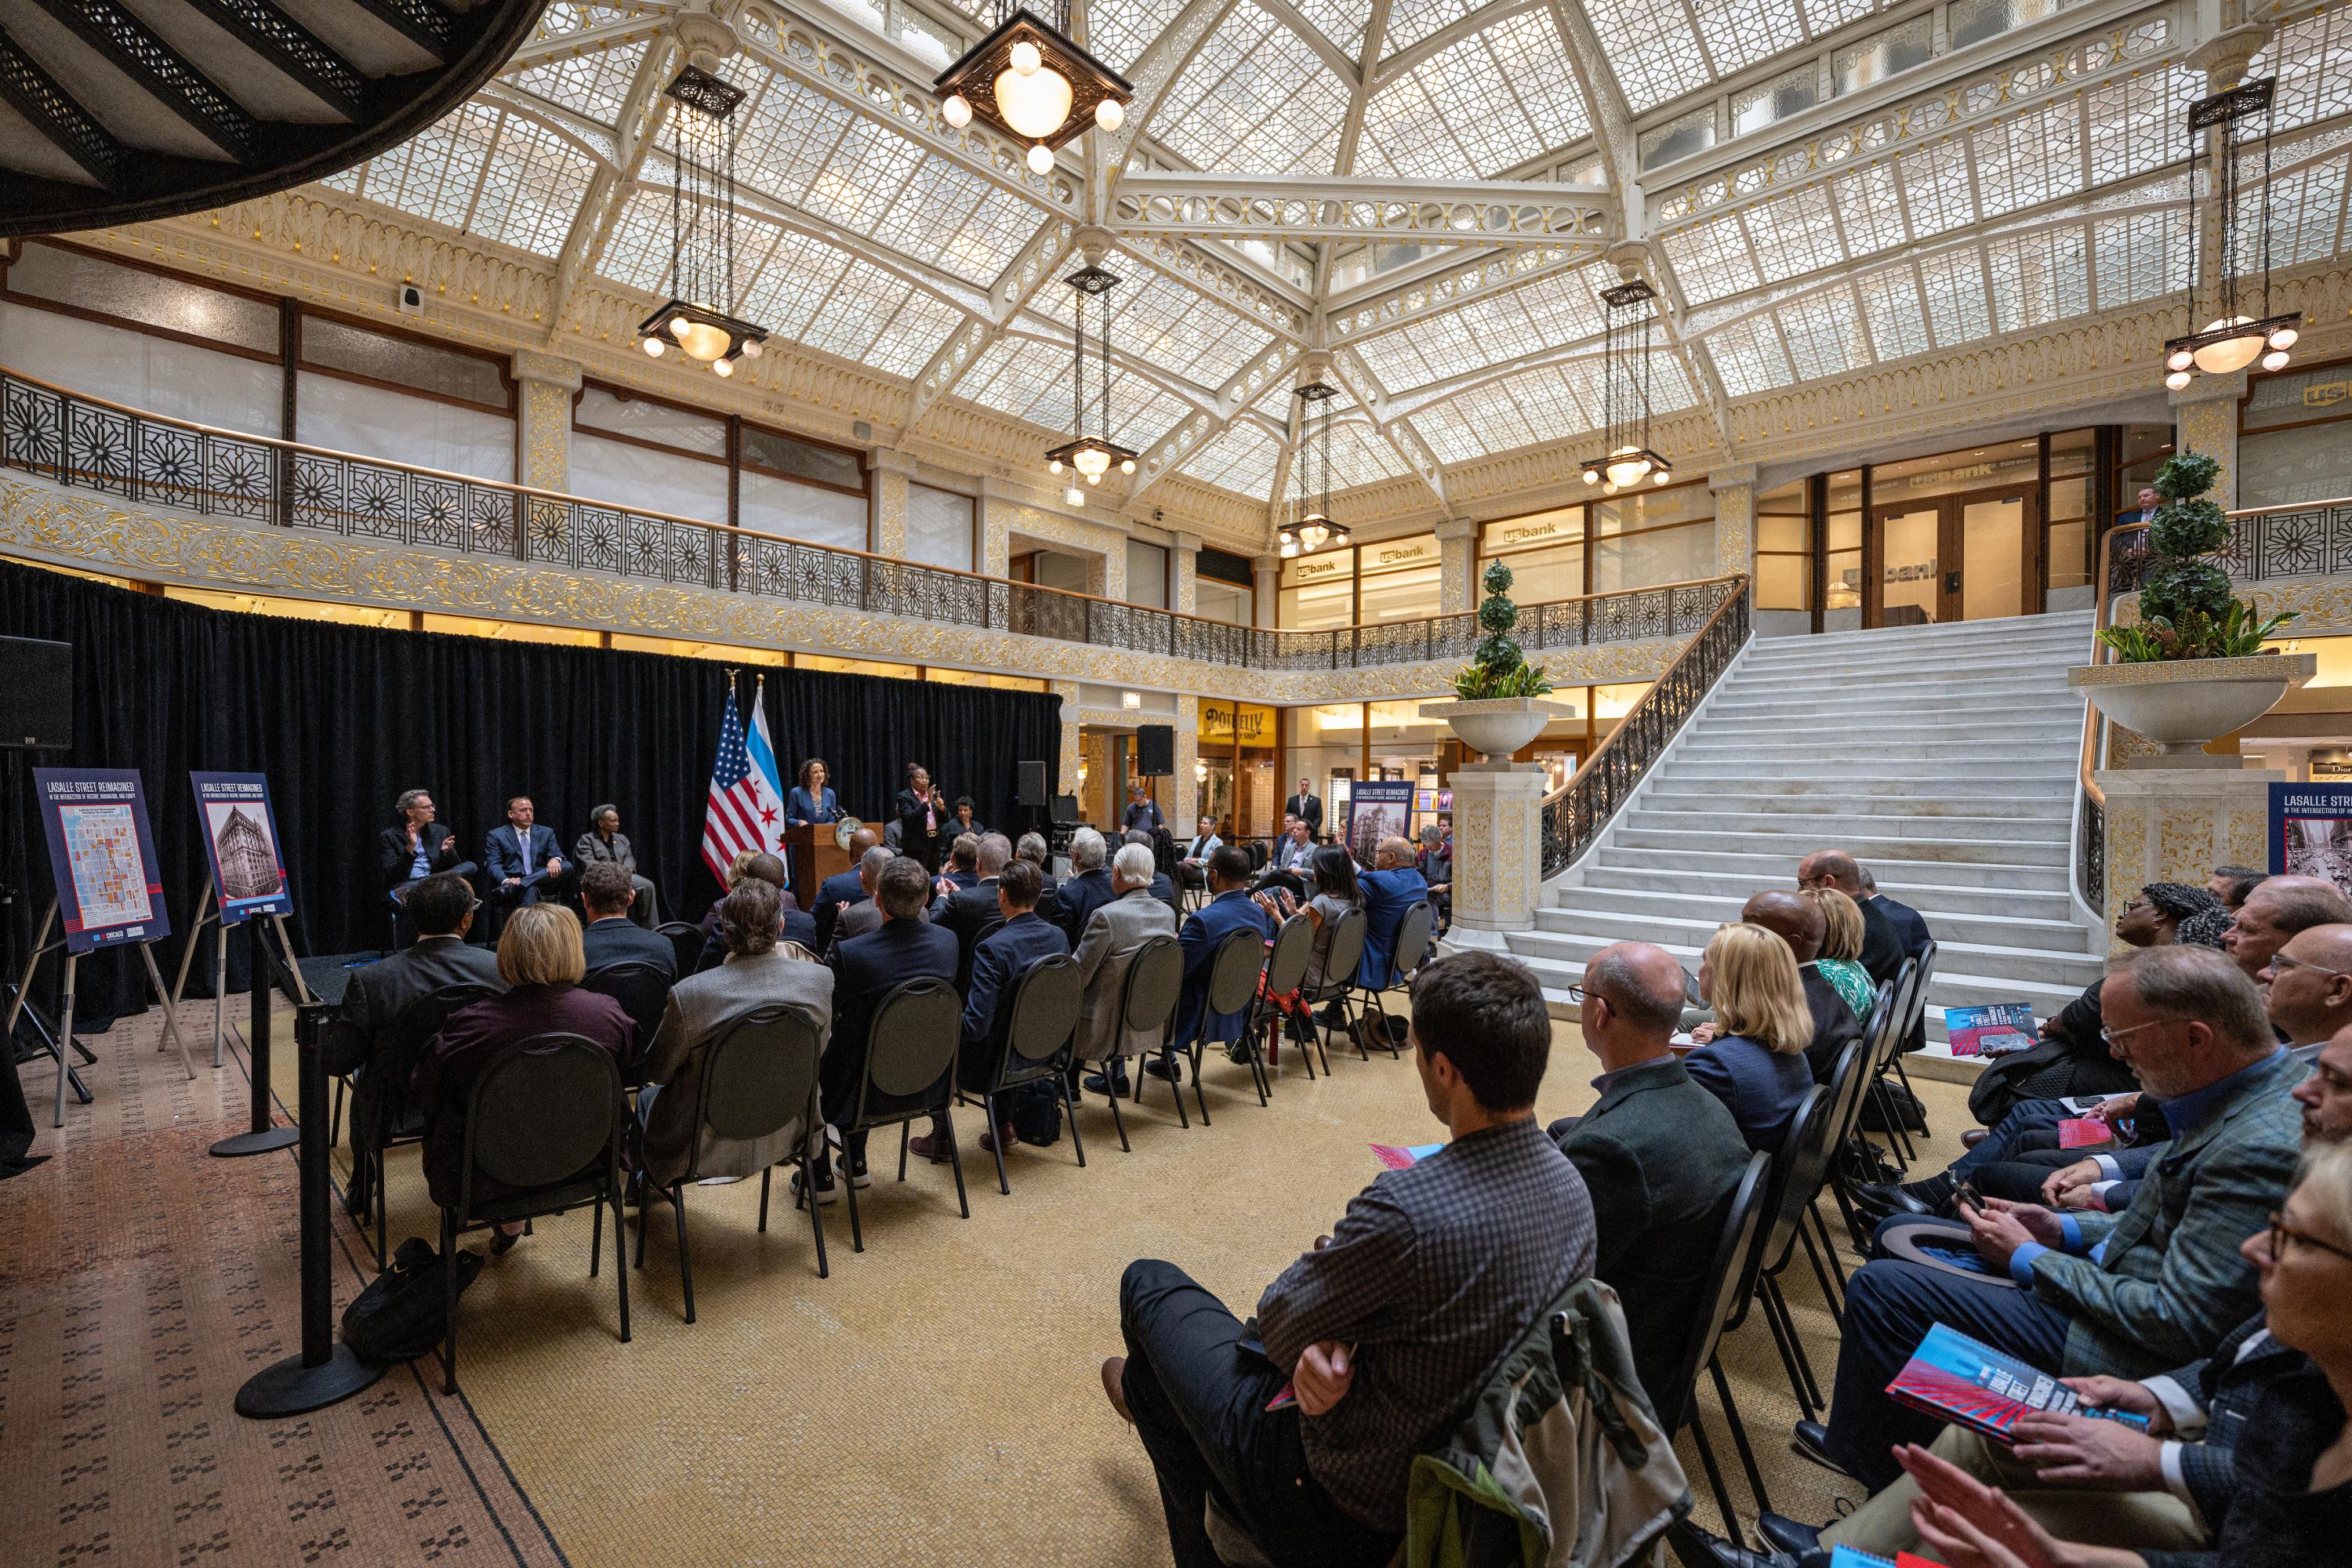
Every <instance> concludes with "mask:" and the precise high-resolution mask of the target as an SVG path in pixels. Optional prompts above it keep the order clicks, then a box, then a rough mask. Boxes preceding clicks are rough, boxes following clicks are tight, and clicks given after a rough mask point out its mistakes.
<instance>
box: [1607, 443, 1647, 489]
mask: <svg viewBox="0 0 2352 1568" xmlns="http://www.w3.org/2000/svg"><path fill="white" fill-rule="evenodd" d="M1605 471H1606V472H1607V473H1608V475H1609V482H1610V483H1611V484H1612V485H1616V486H1619V487H1620V488H1622V487H1623V486H1626V485H1631V484H1638V483H1640V482H1641V480H1642V477H1643V475H1645V474H1647V473H1648V472H1649V471H1650V459H1649V458H1645V457H1643V455H1642V454H1641V452H1640V450H1639V449H1638V448H1636V447H1618V448H1617V449H1616V450H1615V451H1613V452H1612V453H1610V454H1609V466H1608V468H1607V469H1606V470H1605Z"/></svg>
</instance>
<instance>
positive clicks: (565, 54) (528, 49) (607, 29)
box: [499, 7, 668, 76]
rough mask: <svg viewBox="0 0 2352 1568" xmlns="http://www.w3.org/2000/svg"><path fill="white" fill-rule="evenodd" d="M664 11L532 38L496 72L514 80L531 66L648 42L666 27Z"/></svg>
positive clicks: (665, 8)
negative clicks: (513, 77)
mask: <svg viewBox="0 0 2352 1568" xmlns="http://www.w3.org/2000/svg"><path fill="white" fill-rule="evenodd" d="M666 10H667V7H663V8H661V9H659V10H656V11H654V12H653V13H651V14H650V15H647V16H632V17H630V18H629V19H628V20H627V21H625V22H606V23H604V25H603V26H595V27H583V28H581V29H580V31H578V32H576V33H562V34H559V35H557V36H556V37H552V38H533V39H532V40H531V41H530V42H529V43H527V44H525V45H524V46H523V47H520V48H519V49H517V50H516V51H515V52H514V53H513V54H511V55H509V56H508V57H507V63H506V64H504V65H502V66H500V67H499V75H500V76H514V75H516V74H517V73H519V72H521V71H527V70H529V69H530V68H531V67H533V66H543V65H545V64H547V63H548V62H549V61H550V60H568V59H575V58H578V57H580V56H582V55H596V54H603V53H604V51H605V50H607V49H612V48H618V47H620V46H621V45H623V44H634V43H635V42H636V41H637V40H638V39H640V38H650V37H654V36H655V35H656V34H657V33H659V32H660V31H661V30H662V29H663V28H664V27H665V26H667V25H668V24H667V21H666V20H665V18H664V12H665V11H666Z"/></svg>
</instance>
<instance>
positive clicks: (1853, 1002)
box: [1804, 887, 1878, 1019]
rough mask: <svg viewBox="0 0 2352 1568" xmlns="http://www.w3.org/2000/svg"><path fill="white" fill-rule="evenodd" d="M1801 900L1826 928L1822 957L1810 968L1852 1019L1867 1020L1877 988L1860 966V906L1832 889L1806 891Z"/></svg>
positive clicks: (1875, 997)
mask: <svg viewBox="0 0 2352 1568" xmlns="http://www.w3.org/2000/svg"><path fill="white" fill-rule="evenodd" d="M1804 896H1805V897H1806V898H1809V899H1811V900H1812V901H1813V902H1814V904H1815V905H1816V906H1817V907H1819V909H1820V910H1821V911H1822V921H1824V922H1825V923H1826V925H1827V926H1828V935H1826V936H1824V937H1823V938H1822V956H1821V958H1820V960H1819V961H1818V962H1817V963H1815V964H1814V966H1813V967H1815V968H1816V969H1818V970H1820V971H1821V973H1822V979H1824V980H1826V981H1828V982H1829V983H1830V984H1831V986H1832V988H1834V989H1835V990H1836V992H1837V994H1839V995H1840V996H1843V997H1844V998H1845V1005H1847V1006H1849V1007H1851V1008H1853V1016H1855V1017H1857V1018H1865V1019H1866V1018H1868V1017H1869V1016H1870V1009H1871V1008H1872V1006H1873V1005H1875V1004H1876V1002H1877V1001H1878V986H1877V985H1876V984H1874V982H1873V981H1872V980H1871V978H1870V971H1869V970H1867V969H1864V967H1863V966H1862V906H1861V905H1860V904H1857V903H1855V902H1854V901H1853V900H1852V899H1849V898H1847V897H1846V896H1845V895H1844V894H1843V893H1841V892H1839V891H1838V890H1837V889H1835V888H1829V887H1822V888H1807V889H1805V890H1804Z"/></svg>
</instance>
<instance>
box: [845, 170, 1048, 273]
mask: <svg viewBox="0 0 2352 1568" xmlns="http://www.w3.org/2000/svg"><path fill="white" fill-rule="evenodd" d="M1029 211H1030V209H1029V207H1028V205H1027V204H1026V203H1024V202H1017V201H1010V200H1007V199H1005V198H1004V197H1003V196H1002V195H998V194H997V193H996V192H994V191H993V190H992V188H991V187H990V186H988V185H987V184H985V183H983V182H982V180H981V178H980V177H979V176H978V175H976V174H967V173H965V172H964V171H963V170H961V169H959V168H957V167H956V166H955V165H954V164H952V163H948V162H947V161H946V160H944V159H941V158H926V159H924V160H923V162H922V164H921V166H920V167H919V168H918V169H917V170H916V171H915V173H914V176H913V177H912V178H911V179H909V180H908V182H907V185H906V188H905V190H904V191H903V192H901V193H900V195H899V197H898V200H897V201H896V202H894V203H892V204H891V205H890V206H889V208H888V209H887V211H885V212H884V213H883V215H882V217H881V221H880V222H878V223H877V224H876V225H875V226H874V237H875V238H876V239H877V240H878V241H879V242H881V243H882V244H884V245H887V246H888V247H891V248H892V249H893V250H896V251H898V252H900V253H902V254H904V255H906V256H908V257H911V258H916V259H918V260H921V261H928V262H929V263H930V264H932V265H934V266H939V267H943V268H947V269H948V270H950V271H951V272H954V273H956V274H957V275H958V276H959V277H962V278H966V279H971V281H972V282H974V283H978V284H981V285H982V286H985V285H987V284H990V283H992V282H994V281H995V280H996V275H997V274H998V273H1000V272H1002V271H1003V270H1004V268H1005V265H1006V264H1007V263H1008V262H1010V261H1011V260H1012V259H1013V253H1014V252H1015V251H1016V250H1018V249H1019V248H1020V244H1021V240H1022V239H1025V238H1026V237H1027V236H1026V235H1025V234H1024V235H1022V236H1021V237H1019V238H1009V237H1008V236H1007V235H1006V234H1005V233H1004V231H1003V227H1002V226H1001V225H1000V224H995V223H991V224H982V223H980V222H976V221H975V220H976V219H979V218H981V217H982V215H983V214H986V213H991V212H994V213H998V214H1015V213H1018V214H1024V215H1025V214H1027V213H1028V212H1029Z"/></svg>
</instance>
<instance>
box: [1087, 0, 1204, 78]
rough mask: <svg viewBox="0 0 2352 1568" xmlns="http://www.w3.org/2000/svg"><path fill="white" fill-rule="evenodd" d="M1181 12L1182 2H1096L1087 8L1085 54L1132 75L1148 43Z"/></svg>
mask: <svg viewBox="0 0 2352 1568" xmlns="http://www.w3.org/2000/svg"><path fill="white" fill-rule="evenodd" d="M1183 9H1184V0H1098V3H1097V4H1094V5H1088V6H1087V36H1086V37H1085V38H1083V39H1081V40H1080V41H1081V42H1082V43H1084V44H1085V45H1086V47H1087V53H1088V54H1090V55H1092V56H1094V57H1095V58H1097V59H1098V60H1100V61H1102V63H1103V64H1105V65H1107V66H1108V67H1110V68H1112V69H1113V70H1115V71H1118V72H1120V73H1122V74H1125V75H1131V74H1133V72H1132V67H1133V66H1134V64H1135V62H1136V61H1137V60H1138V59H1139V58H1141V57H1142V54H1143V51H1144V49H1145V48H1146V47H1148V46H1149V45H1150V42H1151V40H1152V39H1154V38H1156V37H1159V36H1160V34H1161V33H1163V32H1165V31H1167V30H1168V24H1169V23H1171V22H1173V21H1174V20H1175V19H1176V14H1177V13H1178V12H1180V11H1181V10H1183Z"/></svg>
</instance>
